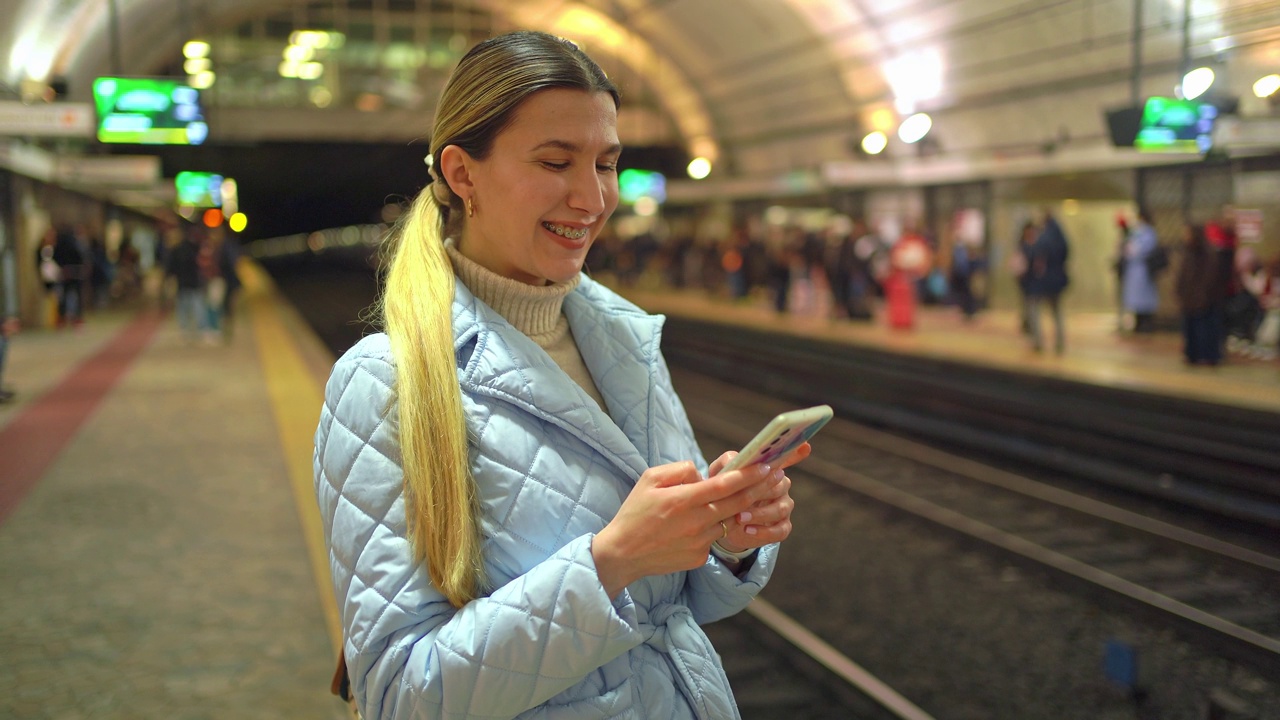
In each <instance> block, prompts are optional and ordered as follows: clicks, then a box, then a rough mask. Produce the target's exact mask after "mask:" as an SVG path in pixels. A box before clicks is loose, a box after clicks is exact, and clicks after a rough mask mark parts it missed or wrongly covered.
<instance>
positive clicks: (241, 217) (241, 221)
mask: <svg viewBox="0 0 1280 720" xmlns="http://www.w3.org/2000/svg"><path fill="white" fill-rule="evenodd" d="M227 226H228V227H230V228H231V232H244V229H245V228H246V227H248V226H249V218H248V216H246V215H245V214H244V213H241V212H238V213H236V214H234V215H232V216H231V219H229V220H227Z"/></svg>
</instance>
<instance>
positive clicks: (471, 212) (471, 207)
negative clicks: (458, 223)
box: [467, 198, 476, 217]
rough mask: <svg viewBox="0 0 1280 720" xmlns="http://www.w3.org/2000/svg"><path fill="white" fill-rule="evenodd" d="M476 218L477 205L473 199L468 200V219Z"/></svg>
mask: <svg viewBox="0 0 1280 720" xmlns="http://www.w3.org/2000/svg"><path fill="white" fill-rule="evenodd" d="M475 216H476V204H475V203H474V202H472V200H471V198H467V217H475Z"/></svg>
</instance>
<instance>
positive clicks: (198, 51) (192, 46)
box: [182, 40, 209, 59]
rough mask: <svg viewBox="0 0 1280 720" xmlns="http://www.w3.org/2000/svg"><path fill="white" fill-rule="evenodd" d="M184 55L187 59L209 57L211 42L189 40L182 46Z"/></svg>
mask: <svg viewBox="0 0 1280 720" xmlns="http://www.w3.org/2000/svg"><path fill="white" fill-rule="evenodd" d="M182 57H184V58H187V59H194V58H203V57H209V43H207V42H205V41H203V40H188V41H187V43H186V44H185V45H183V46H182Z"/></svg>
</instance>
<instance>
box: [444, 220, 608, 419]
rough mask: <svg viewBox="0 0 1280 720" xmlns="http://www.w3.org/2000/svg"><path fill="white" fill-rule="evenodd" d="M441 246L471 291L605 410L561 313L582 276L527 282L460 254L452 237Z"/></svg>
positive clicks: (567, 321)
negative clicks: (547, 282)
mask: <svg viewBox="0 0 1280 720" xmlns="http://www.w3.org/2000/svg"><path fill="white" fill-rule="evenodd" d="M444 247H445V250H446V251H447V252H448V253H449V260H450V261H452V262H453V271H454V273H455V274H456V275H457V276H458V279H459V280H461V281H462V283H463V284H464V285H466V286H467V288H468V289H470V290H471V293H472V294H473V295H475V296H476V297H478V298H480V299H481V300H483V301H484V303H485V304H486V305H488V306H489V307H491V308H493V310H494V312H496V313H498V314H499V315H501V316H502V317H503V318H505V319H506V321H507V322H509V323H511V325H512V326H513V327H515V329H517V330H519V331H520V332H522V333H524V334H525V335H528V336H529V339H530V340H533V341H534V342H535V343H537V345H538V347H540V348H542V349H543V350H546V351H547V354H548V355H550V356H551V359H552V360H554V361H555V363H556V365H559V366H560V369H561V370H564V371H565V373H566V374H568V375H569V377H570V378H573V381H574V382H576V383H578V385H580V386H581V387H582V389H583V390H586V391H587V394H588V395H590V396H591V397H592V398H593V399H594V400H595V401H596V403H597V404H598V405H600V407H601V408H602V409H604V410H606V411H607V410H608V408H606V407H605V404H604V397H603V396H602V395H601V394H600V391H599V390H598V389H597V388H596V383H595V380H593V379H592V377H591V372H590V371H589V370H587V365H586V363H584V362H583V361H582V353H580V352H578V344H577V343H576V342H575V341H574V339H573V333H572V332H570V331H569V319H568V318H566V317H565V316H564V310H563V306H564V298H565V296H566V295H568V294H569V293H571V292H573V290H574V288H576V287H578V282H579V281H580V279H581V277H582V276H581V275H575V276H574V278H573V279H572V280H569V281H567V282H562V283H556V284H554V285H545V286H542V287H538V286H535V285H527V284H525V283H522V282H518V281H516V280H512V279H510V278H506V277H503V276H501V275H499V274H497V273H495V272H493V271H491V270H489V269H488V268H486V267H484V266H482V265H480V264H478V263H476V262H474V261H473V260H471V259H470V258H468V257H466V256H464V255H463V254H462V253H460V252H458V249H457V247H456V246H455V244H454V241H453V240H452V239H450V240H446V241H445V244H444Z"/></svg>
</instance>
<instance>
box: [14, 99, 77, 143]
mask: <svg viewBox="0 0 1280 720" xmlns="http://www.w3.org/2000/svg"><path fill="white" fill-rule="evenodd" d="M96 127H97V116H96V115H95V113H94V108H93V105H91V104H89V103H71V102H59V103H41V104H38V105H27V104H25V103H20V102H14V101H0V137H6V136H7V137H86V138H87V137H93V134H94V132H95V130H96Z"/></svg>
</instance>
